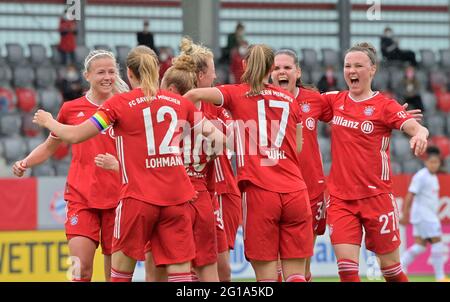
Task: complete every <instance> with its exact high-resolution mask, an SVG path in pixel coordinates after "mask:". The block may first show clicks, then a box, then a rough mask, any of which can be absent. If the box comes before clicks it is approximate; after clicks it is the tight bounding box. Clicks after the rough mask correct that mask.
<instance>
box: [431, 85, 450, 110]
mask: <svg viewBox="0 0 450 302" xmlns="http://www.w3.org/2000/svg"><path fill="white" fill-rule="evenodd" d="M434 94H435V95H436V100H437V107H438V108H439V110H441V111H443V112H450V92H449V91H448V87H447V85H445V84H443V85H441V86H440V87H437V88H436V89H435V90H434Z"/></svg>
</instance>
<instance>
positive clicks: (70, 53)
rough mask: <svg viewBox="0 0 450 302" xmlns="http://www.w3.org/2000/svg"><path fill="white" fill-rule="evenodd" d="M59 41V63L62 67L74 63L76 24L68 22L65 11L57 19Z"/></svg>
mask: <svg viewBox="0 0 450 302" xmlns="http://www.w3.org/2000/svg"><path fill="white" fill-rule="evenodd" d="M58 31H59V34H60V41H59V45H58V50H59V53H60V55H61V61H62V63H63V64H64V65H67V64H74V63H75V49H76V48H77V40H76V35H77V22H76V21H75V20H70V19H69V18H68V15H67V9H66V10H65V11H64V14H63V15H62V16H61V18H60V19H59V28H58Z"/></svg>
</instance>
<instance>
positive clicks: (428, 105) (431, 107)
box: [420, 91, 437, 113]
mask: <svg viewBox="0 0 450 302" xmlns="http://www.w3.org/2000/svg"><path fill="white" fill-rule="evenodd" d="M420 96H421V97H422V103H423V107H424V108H425V112H426V113H434V112H435V111H436V103H437V100H436V96H435V95H434V93H431V92H429V91H422V92H421V93H420Z"/></svg>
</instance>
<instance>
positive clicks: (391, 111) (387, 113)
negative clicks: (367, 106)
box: [382, 99, 413, 130]
mask: <svg viewBox="0 0 450 302" xmlns="http://www.w3.org/2000/svg"><path fill="white" fill-rule="evenodd" d="M383 113H384V114H383V115H382V117H383V121H384V123H385V124H386V125H387V126H388V127H389V128H391V129H398V130H401V129H402V127H403V124H404V123H405V122H406V121H408V120H410V119H412V118H413V117H412V116H411V115H409V114H408V113H406V111H405V109H404V108H403V106H402V105H400V104H399V103H397V102H396V101H395V100H392V99H390V100H389V101H388V103H387V104H386V105H385V107H384V112H383Z"/></svg>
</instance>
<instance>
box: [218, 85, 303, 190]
mask: <svg viewBox="0 0 450 302" xmlns="http://www.w3.org/2000/svg"><path fill="white" fill-rule="evenodd" d="M217 89H218V90H219V91H220V92H221V93H222V96H223V103H222V105H223V107H224V108H225V109H228V110H229V111H230V113H231V115H232V116H233V119H234V127H235V137H236V146H235V150H236V157H237V165H238V183H239V184H240V183H241V182H242V181H250V182H252V183H253V184H255V185H257V186H259V187H261V188H264V189H265V190H269V191H273V192H279V193H288V192H295V191H299V190H302V189H305V188H306V185H305V182H304V181H303V177H302V173H301V172H300V168H299V165H300V163H299V156H298V153H297V142H296V129H297V125H298V124H301V116H300V109H299V107H298V104H297V102H296V101H295V98H294V97H293V96H292V95H291V94H290V93H288V92H286V91H285V90H283V89H281V88H279V87H275V86H273V85H270V84H268V85H266V87H265V89H264V90H262V91H261V92H260V94H259V95H256V96H247V92H248V91H250V86H249V85H248V84H239V85H222V86H218V87H217Z"/></svg>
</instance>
